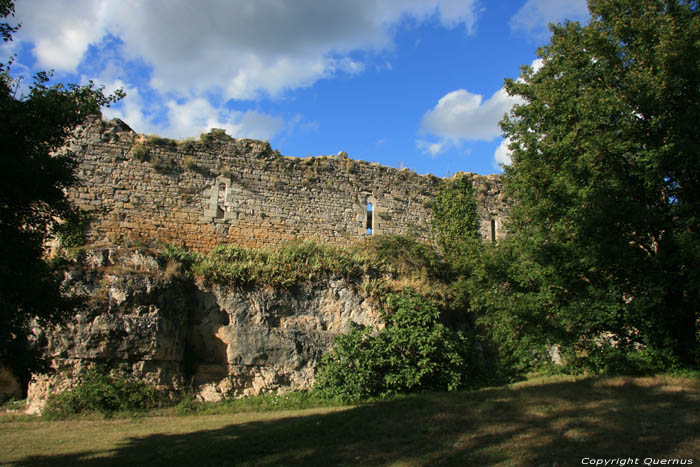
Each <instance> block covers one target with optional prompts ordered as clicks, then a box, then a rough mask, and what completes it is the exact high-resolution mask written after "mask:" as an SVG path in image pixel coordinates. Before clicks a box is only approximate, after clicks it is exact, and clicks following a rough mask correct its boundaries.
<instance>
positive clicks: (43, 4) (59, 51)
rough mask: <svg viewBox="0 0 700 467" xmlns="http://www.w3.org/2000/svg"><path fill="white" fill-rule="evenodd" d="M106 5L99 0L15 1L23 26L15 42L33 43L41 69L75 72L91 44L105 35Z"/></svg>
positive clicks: (17, 13)
mask: <svg viewBox="0 0 700 467" xmlns="http://www.w3.org/2000/svg"><path fill="white" fill-rule="evenodd" d="M105 6H106V5H105V4H104V3H103V2H100V1H98V0H75V1H72V2H70V3H66V2H56V1H51V0H33V1H31V2H16V5H15V10H16V14H15V19H16V20H17V21H18V22H19V23H21V24H22V27H21V28H20V30H19V32H18V33H17V34H16V39H17V40H25V41H29V42H34V53H35V55H36V58H37V60H38V64H39V66H40V67H41V68H49V69H55V70H58V71H68V70H74V69H75V68H76V67H77V66H78V64H79V63H80V60H81V59H82V57H83V54H84V53H85V51H86V50H87V48H88V45H89V44H91V43H95V42H97V41H99V40H100V39H101V38H102V36H103V35H104V33H105V26H106V23H105V11H104V10H105V9H106V8H105Z"/></svg>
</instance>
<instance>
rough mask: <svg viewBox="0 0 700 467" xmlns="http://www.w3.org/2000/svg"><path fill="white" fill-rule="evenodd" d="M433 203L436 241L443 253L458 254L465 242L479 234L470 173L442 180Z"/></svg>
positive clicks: (472, 239)
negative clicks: (468, 175)
mask: <svg viewBox="0 0 700 467" xmlns="http://www.w3.org/2000/svg"><path fill="white" fill-rule="evenodd" d="M432 207H433V225H434V226H435V230H436V231H437V239H438V244H439V245H440V247H441V248H442V251H443V253H444V254H445V255H447V256H454V255H459V253H460V252H461V251H462V250H464V249H465V248H467V245H466V244H467V243H469V242H474V241H476V240H478V239H479V238H480V237H479V215H478V213H477V211H476V202H475V201H474V188H473V187H472V182H471V179H470V178H469V177H467V176H465V175H463V174H461V173H460V174H457V175H455V176H454V177H453V178H451V179H447V180H445V181H444V182H443V183H442V186H441V187H440V190H439V191H438V193H437V196H436V197H435V200H434V202H433V205H432Z"/></svg>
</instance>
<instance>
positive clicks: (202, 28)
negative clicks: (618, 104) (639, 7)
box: [0, 0, 588, 177]
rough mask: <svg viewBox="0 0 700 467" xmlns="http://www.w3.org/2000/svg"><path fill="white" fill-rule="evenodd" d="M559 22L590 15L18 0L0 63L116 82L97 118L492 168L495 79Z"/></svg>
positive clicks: (428, 163) (219, 0) (67, 79)
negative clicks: (113, 100)
mask: <svg viewBox="0 0 700 467" xmlns="http://www.w3.org/2000/svg"><path fill="white" fill-rule="evenodd" d="M565 19H570V20H577V21H581V22H585V21H587V20H588V10H587V7H586V2H585V0H490V1H486V0H333V1H329V0H199V1H192V0H17V1H16V12H15V17H14V19H13V20H14V22H16V23H21V25H22V27H21V29H20V30H19V32H17V33H16V34H15V37H14V40H13V41H12V42H9V43H6V44H5V45H2V46H0V61H2V62H4V63H6V62H7V61H8V59H9V58H10V57H12V56H14V63H13V64H12V74H13V75H14V76H23V77H24V79H23V86H25V89H26V86H28V85H29V84H31V76H32V75H33V74H34V73H36V72H38V71H42V70H54V75H53V80H54V81H56V82H64V83H79V84H85V83H88V82H89V81H90V80H92V81H94V82H96V83H98V84H100V85H103V86H104V87H105V90H106V91H107V92H112V91H113V90H114V89H117V88H123V89H124V91H126V98H124V99H123V100H122V101H121V102H119V103H118V104H117V105H114V106H112V107H111V108H108V109H103V116H104V117H105V118H120V119H122V120H124V121H125V122H126V123H127V124H128V125H129V126H131V128H133V129H134V131H136V132H138V133H145V134H158V135H161V136H166V137H170V138H176V139H183V138H187V137H195V138H196V137H198V136H199V135H200V133H202V132H207V131H208V130H209V129H210V128H223V129H225V130H226V133H227V134H228V135H230V136H232V137H235V138H254V139H263V140H268V141H269V142H270V145H271V146H272V147H273V149H278V150H279V151H280V152H281V153H282V154H283V155H286V156H297V157H306V156H310V155H313V156H318V155H331V154H336V153H338V152H339V151H345V152H347V153H348V155H349V157H351V158H353V159H362V160H366V161H370V162H378V163H380V164H383V165H387V166H391V167H397V168H403V167H407V168H409V169H411V170H414V171H416V172H418V173H421V174H425V173H432V174H434V175H437V176H440V177H444V176H450V175H452V174H454V173H456V172H459V171H464V172H476V173H479V174H489V173H498V172H500V171H501V170H502V167H501V164H502V163H507V162H508V154H507V149H506V147H505V145H504V142H503V138H502V137H501V131H500V127H499V125H498V122H499V121H500V120H501V119H502V118H503V115H504V114H505V113H507V112H508V110H509V109H510V108H511V107H512V105H513V104H515V103H517V102H518V101H517V100H516V98H513V97H510V96H508V95H507V94H506V93H505V91H504V90H503V88H502V87H503V82H504V79H505V78H513V79H516V78H517V77H518V75H519V72H520V67H521V66H522V65H534V66H536V62H535V60H536V59H537V55H536V50H537V47H539V46H542V45H545V44H546V43H547V42H548V41H549V30H548V27H547V25H548V24H549V23H551V22H554V23H558V22H561V21H563V20H565ZM11 21H12V19H11Z"/></svg>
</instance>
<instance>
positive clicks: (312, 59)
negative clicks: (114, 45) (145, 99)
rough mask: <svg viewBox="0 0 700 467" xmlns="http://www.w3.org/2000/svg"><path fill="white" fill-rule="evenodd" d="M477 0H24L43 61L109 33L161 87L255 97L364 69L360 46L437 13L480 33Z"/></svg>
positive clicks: (384, 40) (73, 61)
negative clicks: (149, 69)
mask: <svg viewBox="0 0 700 467" xmlns="http://www.w3.org/2000/svg"><path fill="white" fill-rule="evenodd" d="M476 1H477V0H430V1H426V0H386V1H382V2H378V1H375V0H355V1H352V2H332V1H331V2H329V1H327V0H297V1H288V0H265V1H257V2H251V1H249V0H211V1H208V2H193V1H191V0H169V1H167V2H166V1H164V0H160V1H157V0H153V1H146V2H144V1H140V0H70V1H69V0H32V1H31V2H18V4H17V19H18V21H20V22H22V23H23V24H25V25H26V26H24V27H23V30H22V31H21V38H22V39H24V40H28V41H31V42H33V43H34V46H35V47H34V53H35V55H36V56H37V58H38V61H39V65H40V66H41V67H45V68H56V69H57V70H63V71H70V70H75V68H76V67H77V65H78V64H79V63H80V61H81V59H82V57H83V56H84V54H85V52H86V51H87V49H88V46H89V45H90V44H96V43H98V42H99V41H100V40H101V38H102V37H104V36H105V34H108V33H109V34H113V35H115V36H117V37H119V38H120V39H121V41H123V43H124V51H125V53H128V54H129V56H128V57H126V58H127V59H140V60H143V61H144V62H145V63H146V64H148V65H150V66H152V67H153V74H152V81H151V84H152V85H153V86H154V87H155V88H156V89H158V90H160V91H161V92H175V93H180V94H184V93H185V91H187V92H195V93H197V94H199V95H201V94H202V93H203V92H204V91H206V90H210V89H211V88H214V87H215V88H217V89H221V90H223V92H224V93H225V97H226V98H235V99H250V98H256V97H258V96H260V93H267V94H270V95H273V96H276V95H279V94H281V93H282V92H284V91H285V90H288V89H293V88H297V87H303V86H308V85H310V84H313V83H314V82H315V81H316V80H318V79H321V78H325V77H328V76H330V75H332V74H334V73H338V72H346V73H359V72H361V71H362V70H363V69H364V64H363V63H361V62H358V61H357V60H353V59H351V58H349V53H350V52H352V51H356V50H382V49H386V48H390V47H391V46H392V43H393V38H392V31H393V30H392V27H393V25H396V24H398V23H400V22H401V21H404V20H405V19H406V18H412V19H413V20H415V21H418V22H421V21H425V20H428V19H432V18H437V20H438V21H439V22H440V23H441V24H442V25H443V26H445V27H449V28H454V27H457V26H459V25H463V26H464V28H465V30H466V31H467V33H470V32H471V31H472V30H473V28H474V24H475V21H476V13H475V10H476Z"/></svg>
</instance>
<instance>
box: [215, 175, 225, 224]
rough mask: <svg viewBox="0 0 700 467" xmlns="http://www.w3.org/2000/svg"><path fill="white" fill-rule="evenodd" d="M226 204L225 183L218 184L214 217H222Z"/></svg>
mask: <svg viewBox="0 0 700 467" xmlns="http://www.w3.org/2000/svg"><path fill="white" fill-rule="evenodd" d="M225 205H226V185H225V184H223V183H221V184H219V192H218V193H217V195H216V217H218V218H222V217H224V208H225Z"/></svg>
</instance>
